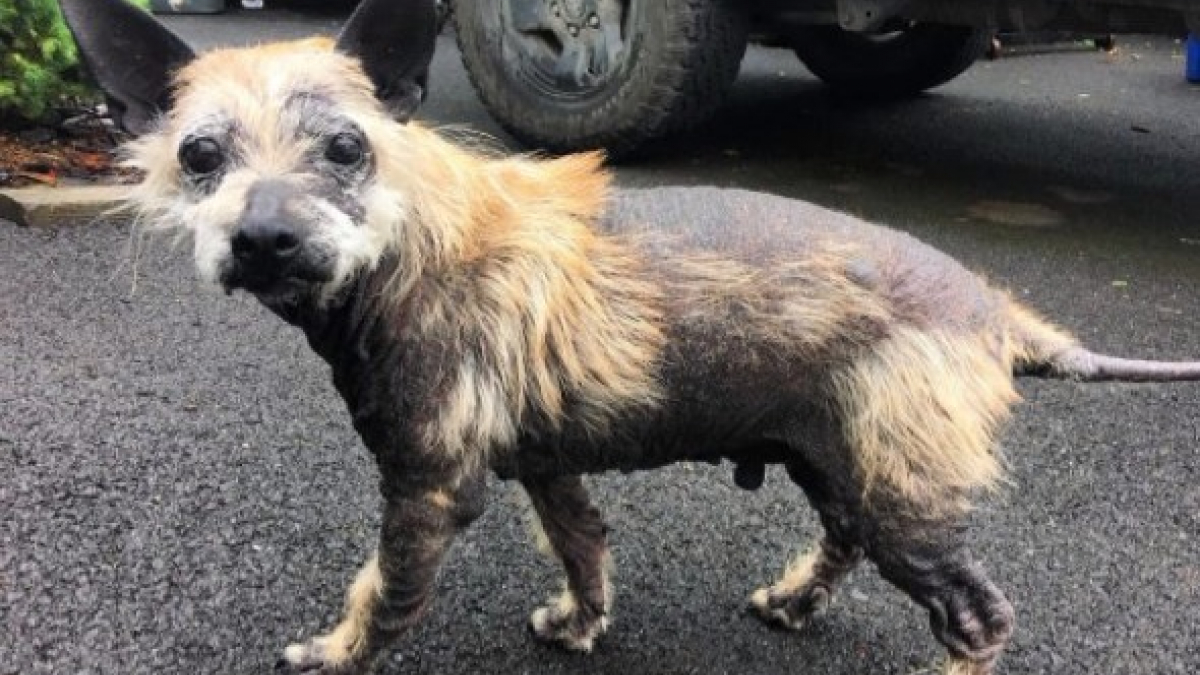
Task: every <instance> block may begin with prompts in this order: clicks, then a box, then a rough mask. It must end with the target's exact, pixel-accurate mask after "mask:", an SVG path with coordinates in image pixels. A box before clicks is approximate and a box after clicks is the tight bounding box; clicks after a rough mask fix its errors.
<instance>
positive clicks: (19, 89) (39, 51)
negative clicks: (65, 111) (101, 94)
mask: <svg viewBox="0 0 1200 675" xmlns="http://www.w3.org/2000/svg"><path fill="white" fill-rule="evenodd" d="M130 1H131V2H133V3H134V4H137V5H139V6H141V7H143V8H147V9H148V8H149V4H150V2H149V0H130ZM96 96H97V94H96V92H95V91H94V90H92V89H91V87H90V86H89V85H88V84H86V83H85V81H84V78H83V73H82V71H81V69H80V68H79V67H78V57H77V54H76V51H75V42H74V40H73V39H72V38H71V33H70V31H69V30H68V29H67V26H66V24H65V23H64V22H63V19H62V14H61V13H60V12H59V9H58V2H57V1H56V0H0V117H4V116H9V117H17V118H21V119H25V120H29V121H36V120H38V119H40V118H43V117H44V116H45V115H46V113H47V112H49V111H51V110H52V109H53V108H54V107H55V106H57V105H60V104H62V103H63V102H65V101H68V100H71V99H88V98H95V97H96Z"/></svg>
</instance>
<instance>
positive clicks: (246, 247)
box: [232, 181, 302, 265]
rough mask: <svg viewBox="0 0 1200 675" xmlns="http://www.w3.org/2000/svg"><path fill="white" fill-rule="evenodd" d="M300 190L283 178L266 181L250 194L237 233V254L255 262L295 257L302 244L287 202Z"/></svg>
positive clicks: (272, 263)
mask: <svg viewBox="0 0 1200 675" xmlns="http://www.w3.org/2000/svg"><path fill="white" fill-rule="evenodd" d="M295 194H296V189H295V188H293V187H292V186H290V185H288V184H287V183H284V182H282V181H262V182H260V183H257V184H255V185H254V186H253V187H252V188H250V191H249V192H248V193H247V194H246V209H245V210H244V211H243V212H242V218H241V220H240V221H239V222H238V228H237V231H236V232H234V234H233V242H232V245H233V256H234V258H236V259H237V260H238V261H239V262H242V263H247V264H252V265H278V264H281V263H286V262H288V261H290V260H292V259H294V258H295V257H296V256H297V255H298V254H299V253H300V249H301V245H302V241H301V235H300V232H299V228H298V226H297V225H296V224H295V217H294V216H293V215H292V214H290V213H288V209H287V203H288V201H289V200H290V199H292V198H293V197H294V196H295Z"/></svg>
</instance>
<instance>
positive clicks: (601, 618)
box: [522, 476, 611, 652]
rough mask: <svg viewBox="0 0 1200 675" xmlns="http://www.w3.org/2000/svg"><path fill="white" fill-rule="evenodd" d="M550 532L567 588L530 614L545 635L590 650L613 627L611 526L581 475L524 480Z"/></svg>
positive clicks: (548, 539)
mask: <svg viewBox="0 0 1200 675" xmlns="http://www.w3.org/2000/svg"><path fill="white" fill-rule="evenodd" d="M522 484H523V485H524V487H525V491H526V492H527V493H528V494H529V499H530V501H531V502H532V503H533V508H534V511H535V512H536V513H537V517H538V521H539V522H540V524H541V529H542V533H543V534H544V535H545V541H544V542H543V543H544V544H546V545H548V548H549V552H550V553H552V554H553V555H554V556H555V557H556V558H558V560H559V561H560V562H562V566H563V569H564V571H565V572H566V575H567V581H566V588H564V589H563V591H562V593H561V594H560V595H559V596H558V597H557V598H555V599H554V600H552V601H551V602H550V603H549V604H548V605H546V606H545V607H540V608H538V609H537V610H535V611H534V612H533V614H532V615H531V616H530V618H529V626H530V629H531V630H532V631H533V633H534V635H536V636H537V637H538V638H539V639H542V640H546V641H549V642H557V643H559V644H561V645H563V646H565V647H567V648H568V649H573V650H577V651H585V652H586V651H590V650H591V649H592V645H593V643H594V641H595V639H596V638H597V637H598V636H600V635H601V634H602V633H603V632H604V631H605V629H606V628H607V627H608V616H607V615H608V610H609V604H610V602H611V589H610V587H609V582H608V570H607V566H608V540H607V531H608V528H607V527H606V526H605V525H604V521H603V519H602V517H601V515H600V511H599V510H598V509H597V508H596V507H595V506H592V503H591V501H590V500H589V499H588V494H587V490H586V488H584V485H583V480H582V479H581V478H580V477H579V476H564V477H559V478H552V479H548V480H537V481H534V480H530V481H524V482H523V483H522Z"/></svg>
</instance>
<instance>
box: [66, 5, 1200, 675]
mask: <svg viewBox="0 0 1200 675" xmlns="http://www.w3.org/2000/svg"><path fill="white" fill-rule="evenodd" d="M61 4H62V8H63V10H64V14H65V17H66V19H67V20H68V23H69V25H70V27H71V30H72V32H73V33H74V35H75V37H76V39H77V42H78V44H79V47H80V50H81V54H82V57H83V60H84V63H85V65H86V67H87V69H88V70H89V71H90V72H91V73H92V74H93V75H94V77H95V78H96V79H97V81H98V82H99V83H100V85H101V86H102V87H103V89H104V90H105V91H106V93H107V96H108V98H109V107H110V109H111V110H112V113H113V116H114V118H115V119H116V120H117V122H118V123H119V124H120V125H121V126H122V127H123V128H125V129H126V130H129V131H130V132H132V133H133V134H135V135H136V139H135V140H133V141H132V142H131V144H130V145H129V148H128V153H129V157H130V162H131V163H132V164H133V165H134V166H136V167H138V168H139V169H141V170H142V172H144V175H145V179H144V181H143V182H142V183H141V184H140V185H139V186H138V187H137V188H136V189H135V191H134V194H133V198H132V200H133V204H134V206H135V208H136V209H137V210H138V212H139V214H140V217H141V218H142V219H143V220H144V221H145V222H147V223H150V224H151V225H152V226H154V227H157V228H161V229H178V230H182V231H184V232H186V233H189V234H190V235H191V239H192V241H193V242H194V251H195V261H196V266H197V268H198V271H199V274H200V275H201V276H202V277H204V278H206V279H208V280H211V281H212V282H215V283H217V284H220V285H221V286H223V287H224V288H225V289H226V290H227V291H229V292H232V291H234V290H243V291H246V292H249V293H251V294H253V295H254V296H255V297H257V298H258V300H260V301H261V303H262V304H263V305H265V306H266V307H267V308H268V309H269V310H271V311H272V312H274V313H275V314H277V315H279V316H280V317H282V318H283V319H284V320H285V321H287V322H289V323H291V324H294V325H295V326H297V327H299V328H300V329H301V330H302V331H303V333H304V334H305V336H306V337H307V339H308V342H309V343H310V345H311V346H312V348H313V349H314V350H315V351H316V352H317V353H318V354H320V355H321V356H322V357H323V358H324V359H325V360H326V361H327V362H328V363H329V366H330V368H331V371H332V376H333V382H334V384H335V386H336V387H337V390H338V391H339V393H340V394H341V395H342V397H343V398H344V399H345V402H346V405H347V407H348V409H349V412H350V415H351V417H352V420H353V424H354V427H355V428H356V430H357V431H358V432H359V434H360V435H361V437H362V439H363V441H364V444H365V445H366V447H367V448H368V449H369V450H370V452H371V453H372V454H373V455H374V457H375V459H376V460H377V462H378V465H379V469H380V473H381V477H382V479H381V486H382V488H381V489H382V492H383V501H384V513H383V517H382V532H381V533H380V537H379V543H378V548H377V552H376V553H375V555H374V556H373V557H372V558H371V559H370V560H369V561H368V562H367V563H366V565H365V566H364V567H363V568H362V570H361V571H360V572H359V573H358V576H357V577H356V579H355V580H354V582H353V584H352V585H351V587H350V589H349V592H348V595H347V600H346V606H345V613H344V618H343V619H342V621H341V622H340V623H339V624H337V626H336V627H334V628H333V629H332V631H331V632H329V633H328V634H326V635H324V636H322V637H317V638H315V639H312V640H310V641H308V642H305V643H302V644H294V645H291V646H288V647H287V648H286V649H285V650H284V652H283V659H282V662H281V667H283V668H284V669H286V670H290V671H292V672H310V673H323V674H332V673H340V674H349V673H361V672H365V671H367V670H369V669H370V668H371V667H372V666H373V665H374V664H375V663H376V662H377V661H378V660H379V658H380V657H381V655H382V654H384V653H385V652H386V649H387V648H388V646H389V645H391V644H392V643H394V642H395V641H396V640H397V638H398V637H399V636H400V635H401V634H403V633H404V632H405V630H406V629H408V628H409V627H411V626H413V625H414V624H415V623H416V622H417V621H418V620H419V617H420V616H421V615H422V612H423V610H425V609H426V607H427V606H428V605H429V603H430V599H431V595H432V591H433V587H434V580H435V577H436V575H437V571H438V568H439V564H440V562H441V560H442V558H443V555H444V554H445V552H446V550H447V548H448V547H449V546H450V543H451V541H452V540H453V538H454V536H455V534H456V533H457V532H460V531H461V530H463V529H464V528H466V527H468V525H469V524H470V523H471V522H472V521H473V520H474V519H475V518H477V517H478V516H479V515H480V513H481V511H482V509H483V502H484V500H483V497H484V491H485V485H486V478H487V476H488V475H489V472H494V473H495V474H497V475H499V476H500V477H501V478H504V479H511V480H514V481H518V482H519V483H520V484H521V486H523V488H524V490H525V491H526V492H527V493H528V496H529V499H530V502H531V503H532V508H533V511H534V512H535V513H536V516H537V518H538V519H539V521H540V525H541V528H542V530H543V533H544V535H545V540H546V542H547V543H548V544H549V548H550V551H551V552H552V553H553V554H554V555H555V556H556V557H557V558H558V559H559V560H560V561H561V563H562V566H563V569H564V571H565V575H566V588H565V590H564V591H563V592H562V594H561V595H560V596H558V597H557V598H556V599H554V600H553V601H552V602H550V603H549V604H547V605H546V606H544V607H541V608H538V609H537V610H536V611H534V612H533V614H532V616H531V619H530V625H531V627H532V630H533V632H534V634H535V635H536V636H537V637H538V638H540V639H543V640H546V641H550V642H554V643H558V644H560V645H562V646H564V647H566V648H569V649H575V650H581V651H587V650H589V649H591V647H592V645H593V643H594V641H595V640H596V639H597V638H598V637H599V636H600V635H601V634H602V633H603V632H604V631H605V629H606V627H607V625H608V616H609V612H610V606H611V599H612V589H611V586H610V581H609V575H608V563H607V558H608V553H607V544H606V528H605V525H604V522H603V519H602V517H601V514H600V512H599V511H598V510H597V509H596V508H595V507H594V506H593V505H592V504H591V502H590V501H589V498H588V494H587V493H586V491H585V488H584V484H583V482H582V479H581V476H582V475H584V474H588V473H593V472H601V471H608V470H613V469H620V470H626V471H629V470H640V469H650V468H655V467H659V466H663V465H667V464H670V463H674V462H680V461H707V462H714V463H719V462H722V461H728V462H730V463H732V465H733V466H734V467H735V468H734V478H735V481H736V482H737V484H738V485H739V486H741V487H745V488H749V489H753V488H755V487H757V486H758V485H759V484H761V482H762V480H763V473H764V470H765V467H766V466H767V465H773V464H781V465H783V467H785V469H786V471H787V473H788V475H789V476H790V477H791V479H792V480H793V481H794V482H795V483H796V484H797V485H799V486H800V487H801V488H802V489H803V491H804V493H805V495H806V496H807V498H808V500H809V502H810V503H811V504H812V506H813V507H814V508H815V509H816V511H817V512H818V514H819V516H820V521H821V523H822V526H823V528H824V535H823V537H822V538H821V539H820V541H819V542H818V543H817V545H816V546H815V548H814V549H813V551H812V552H811V553H810V554H808V555H807V556H805V557H803V558H801V559H800V560H798V561H795V562H794V563H792V564H791V565H789V566H788V567H787V569H786V571H785V572H784V573H783V575H782V577H781V578H780V579H779V580H778V581H777V582H776V583H774V584H773V585H770V586H768V587H766V588H762V589H760V590H758V591H756V592H755V593H754V594H753V595H752V596H751V600H750V602H751V606H752V608H753V610H754V611H755V612H756V613H757V614H758V615H760V616H761V617H762V618H763V619H765V620H767V621H769V622H772V623H776V624H780V625H783V626H786V627H790V628H802V627H803V626H804V625H805V624H806V623H807V622H808V621H809V619H810V618H811V617H812V616H813V615H814V614H815V613H816V612H818V611H819V610H821V609H822V608H824V607H825V606H826V605H827V604H828V603H829V601H830V598H831V597H832V595H833V594H834V593H835V592H836V590H837V587H838V584H839V582H840V581H841V580H842V579H843V578H844V577H845V576H846V574H847V573H848V572H849V571H850V570H851V569H852V568H853V567H854V566H855V565H857V564H858V563H859V562H860V561H862V560H864V559H867V560H870V561H871V562H872V563H873V564H874V565H876V566H877V567H878V569H879V571H880V573H881V574H882V576H883V577H884V578H885V579H887V580H888V581H889V582H891V583H892V584H894V585H895V586H897V587H898V588H900V589H901V590H903V591H904V592H905V593H907V594H908V595H909V596H910V597H911V598H912V599H913V600H914V601H916V602H917V603H918V604H919V605H921V606H922V607H924V608H925V609H926V610H927V611H928V612H929V616H930V624H931V627H932V629H933V634H934V636H935V638H936V639H937V640H939V641H940V642H941V643H942V644H943V645H944V646H945V648H946V650H947V652H948V659H947V661H946V667H945V672H946V673H953V674H955V675H987V674H988V673H991V672H993V670H994V668H995V666H996V662H997V658H998V656H999V655H1000V653H1001V651H1002V649H1003V648H1004V646H1005V643H1006V641H1007V640H1008V639H1009V636H1010V634H1011V632H1012V629H1013V622H1014V616H1013V610H1012V607H1011V605H1010V604H1009V602H1008V600H1006V598H1005V596H1004V595H1003V593H1002V592H1001V591H1000V589H998V588H997V587H996V586H995V585H994V584H993V583H992V582H991V581H990V580H989V579H988V577H987V575H986V573H985V571H984V570H983V568H982V567H981V566H980V565H979V564H978V563H977V562H976V561H975V560H974V559H973V558H972V556H971V554H970V552H969V550H968V537H967V535H966V534H964V532H963V531H962V528H961V527H960V524H961V522H962V519H963V517H964V514H965V513H966V512H967V511H968V509H969V508H970V505H971V501H972V499H974V498H976V497H977V496H978V495H979V494H980V493H981V492H984V491H987V490H988V489H989V488H992V487H993V486H995V485H996V484H997V482H998V481H1000V480H1001V479H1002V466H1001V462H1000V460H999V459H998V457H997V454H996V450H995V448H994V439H995V436H996V433H997V429H998V428H999V426H1000V425H1001V424H1002V423H1003V422H1004V420H1005V419H1006V417H1007V416H1008V414H1009V410H1010V408H1011V406H1012V405H1013V403H1014V402H1015V401H1016V399H1017V394H1016V392H1015V389H1014V378H1015V377H1016V376H1018V375H1029V376H1041V377H1052V378H1064V379H1073V380H1081V381H1099V380H1126V381H1170V380H1197V379H1200V363H1196V362H1191V363H1161V362H1146V361H1135V360H1126V359H1120V358H1115V357H1111V356H1105V355H1100V354H1096V353H1093V352H1091V351H1088V350H1087V349H1085V348H1084V347H1082V346H1081V345H1080V344H1079V343H1078V342H1077V341H1076V340H1075V339H1074V338H1073V337H1071V336H1070V335H1068V334H1067V333H1066V332H1065V331H1063V330H1061V329H1059V328H1056V327H1054V326H1053V325H1051V324H1050V323H1048V322H1047V321H1045V320H1044V319H1042V318H1040V317H1039V316H1037V315H1036V314H1035V313H1034V312H1032V311H1031V310H1029V309H1027V308H1025V307H1023V306H1022V305H1021V304H1019V303H1018V302H1016V301H1015V300H1014V299H1012V298H1011V297H1010V296H1009V295H1007V294H1006V293H1005V292H1003V291H1002V290H999V289H996V288H993V287H992V286H989V285H988V284H987V283H986V282H984V281H983V280H982V279H981V278H979V277H978V276H976V275H974V274H972V273H971V272H968V271H967V270H966V269H964V268H963V267H962V266H960V265H959V264H958V263H956V262H955V261H954V260H952V259H951V258H949V257H947V256H946V255H944V254H942V253H940V252H938V251H936V250H934V249H932V248H930V247H928V246H926V245H924V244H922V243H920V242H919V241H917V240H915V239H913V238H911V237H909V236H907V235H905V234H902V233H899V232H896V231H892V230H889V229H886V228H883V227H878V226H874V225H870V224H867V223H864V222H862V221H860V220H857V219H855V218H852V217H850V216H847V215H844V214H840V213H835V212H832V211H828V210H825V209H822V208H819V207H817V206H813V205H811V204H807V203H803V202H798V201H792V200H787V199H783V198H779V197H773V196H768V195H762V194H754V193H750V192H742V191H733V190H719V189H712V188H688V189H676V188H660V189H651V190H629V191H617V190H614V189H612V188H610V185H609V176H608V174H606V173H605V171H604V170H603V169H602V166H601V165H602V158H601V157H599V156H597V155H595V154H583V155H576V156H568V157H563V158H558V159H533V158H528V157H509V158H496V157H489V156H486V155H484V154H482V153H478V152H474V151H471V150H469V149H466V148H463V147H459V146H457V145H455V144H452V143H451V142H448V141H447V140H444V139H443V138H441V137H440V136H439V135H437V134H436V133H434V132H432V131H430V130H428V129H425V128H423V127H421V126H420V125H419V124H415V123H409V118H410V117H411V115H412V114H413V112H414V110H416V108H417V106H418V105H419V104H420V102H421V100H422V99H423V98H424V95H425V92H426V89H427V73H428V66H429V61H430V58H431V54H432V51H433V47H434V42H435V37H436V25H437V15H436V10H435V8H434V4H435V3H433V2H432V1H431V0H365V1H364V2H362V3H361V5H360V6H359V8H358V9H357V10H356V11H355V13H354V14H353V15H352V17H351V18H350V20H349V21H348V23H347V25H346V26H345V28H344V29H343V31H342V33H341V34H340V36H339V37H338V38H337V39H336V41H332V40H324V39H313V40H307V41H300V42H293V43H285V44H269V45H265V46H260V47H253V48H247V49H233V50H218V51H213V52H209V53H206V54H203V55H199V56H197V55H195V54H193V53H192V51H191V50H190V49H189V48H188V47H187V46H186V45H185V44H184V43H183V42H182V41H180V40H179V39H178V38H177V37H175V36H174V35H172V34H171V33H169V32H168V31H167V30H166V29H165V28H163V27H162V26H160V25H159V24H158V23H157V22H155V21H154V20H153V19H152V18H150V17H149V16H148V15H146V14H144V13H142V12H141V11H139V10H137V9H134V8H132V7H131V6H129V5H127V4H125V3H124V2H123V1H122V0H61Z"/></svg>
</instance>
